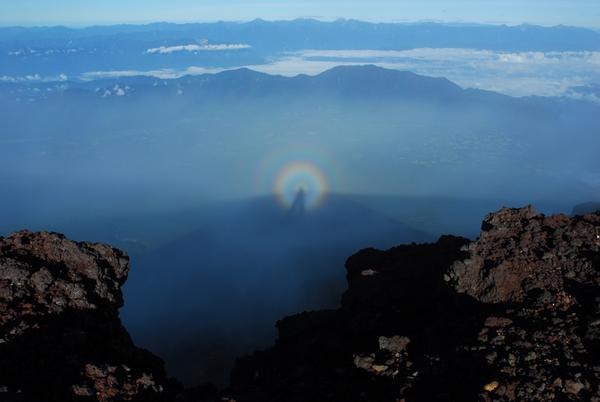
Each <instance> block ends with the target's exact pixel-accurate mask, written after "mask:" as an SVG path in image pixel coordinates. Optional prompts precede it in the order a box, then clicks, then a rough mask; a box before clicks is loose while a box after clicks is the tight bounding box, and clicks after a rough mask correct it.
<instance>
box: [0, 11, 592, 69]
mask: <svg viewBox="0 0 600 402" xmlns="http://www.w3.org/2000/svg"><path fill="white" fill-rule="evenodd" d="M414 48H470V49H489V50H495V51H595V50H600V33H598V32H595V31H593V30H590V29H585V28H575V27H567V26H556V27H540V26H533V25H519V26H506V25H477V24H442V23H413V24H407V23H404V24H399V23H368V22H361V21H355V20H337V21H334V22H321V21H317V20H311V19H298V20H294V21H264V20H254V21H251V22H246V23H238V22H216V23H199V24H168V23H157V24H150V25H115V26H98V27H89V28H83V29H72V28H66V27H39V28H24V27H8V28H0V77H2V76H9V77H10V76H27V75H35V74H38V75H40V76H48V77H49V76H56V77H59V76H60V75H61V74H65V75H68V76H78V75H80V74H83V73H85V72H89V71H100V70H102V71H104V70H150V69H162V68H171V69H178V68H185V67H188V66H190V65H201V66H208V67H221V68H223V67H232V66H243V65H251V64H264V63H267V62H269V60H271V59H272V58H273V56H274V55H277V54H282V53H286V52H295V51H299V50H302V49H332V50H335V49H376V50H405V49H414Z"/></svg>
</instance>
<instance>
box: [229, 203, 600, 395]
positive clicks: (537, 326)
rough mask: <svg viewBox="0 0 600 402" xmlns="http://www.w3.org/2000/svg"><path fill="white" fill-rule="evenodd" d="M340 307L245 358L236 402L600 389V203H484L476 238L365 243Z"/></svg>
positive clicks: (285, 324)
mask: <svg viewBox="0 0 600 402" xmlns="http://www.w3.org/2000/svg"><path fill="white" fill-rule="evenodd" d="M346 266H347V272H348V291H347V292H346V293H345V294H344V296H343V299H342V305H341V307H340V308H339V309H338V310H332V311H318V312H309V313H303V314H300V315H297V316H293V317H288V318H286V319H284V320H282V321H280V322H279V323H278V328H279V339H278V341H277V343H276V345H275V346H274V347H273V348H272V349H269V350H267V351H264V352H258V353H256V354H254V355H253V356H251V357H246V358H242V359H239V360H238V362H237V365H236V368H235V370H234V372H233V375H232V389H231V393H232V394H233V395H235V398H236V400H238V401H240V402H244V401H263V402H264V401H298V402H300V401H302V402H310V401H315V402H316V401H340V402H341V401H344V402H352V401H371V402H372V401H382V402H383V401H392V402H394V401H404V402H408V401H423V402H425V401H428V402H429V401H548V400H557V401H569V400H588V401H595V402H598V401H600V388H599V387H600V361H599V360H598V356H600V213H597V214H591V215H586V216H576V217H573V218H569V217H567V216H564V215H556V216H551V217H545V216H543V215H540V214H538V213H537V212H536V211H535V210H534V209H533V208H531V207H527V208H523V209H503V210H501V211H499V212H498V213H495V214H491V215H489V216H488V217H487V218H486V219H485V221H484V223H483V225H482V233H481V236H480V238H479V239H478V240H476V241H474V242H468V241H467V240H465V239H461V238H455V237H442V238H441V239H440V240H439V241H438V242H437V243H435V244H425V245H416V244H412V245H406V246H400V247H396V248H393V249H391V250H388V251H378V250H373V249H367V250H363V251H361V252H359V253H358V254H356V255H354V256H352V257H351V258H350V259H349V260H348V262H347V265H346Z"/></svg>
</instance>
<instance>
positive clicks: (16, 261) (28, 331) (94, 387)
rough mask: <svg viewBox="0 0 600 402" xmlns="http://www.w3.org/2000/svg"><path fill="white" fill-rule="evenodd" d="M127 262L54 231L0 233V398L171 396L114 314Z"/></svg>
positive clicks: (170, 385)
mask: <svg viewBox="0 0 600 402" xmlns="http://www.w3.org/2000/svg"><path fill="white" fill-rule="evenodd" d="M128 262H129V259H128V257H127V255H126V254H124V253H123V252H121V251H119V250H117V249H114V248H112V247H110V246H107V245H103V244H92V243H75V242H72V241H69V240H67V239H66V238H65V237H64V236H62V235H59V234H56V233H31V232H27V231H23V232H19V233H15V234H13V235H11V236H9V237H6V238H1V237H0V400H2V401H5V400H6V401H35V402H44V401H57V402H58V401H60V402H66V401H80V400H81V401H103V402H104V401H130V400H135V401H140V400H141V401H163V400H172V399H171V396H172V393H173V392H174V391H176V390H177V389H178V385H177V383H176V382H173V381H171V380H169V379H167V377H166V374H165V371H164V368H163V363H162V361H161V360H160V359H158V358H157V357H155V356H153V355H152V354H151V353H149V352H148V351H145V350H142V349H138V348H136V347H135V346H134V344H133V342H132V340H131V338H130V337H129V334H128V333H127V331H126V330H125V328H124V327H123V326H122V325H121V322H120V320H119V316H118V309H119V308H120V307H121V305H122V304H123V299H122V294H121V286H122V285H123V283H124V282H125V280H126V278H127V273H128Z"/></svg>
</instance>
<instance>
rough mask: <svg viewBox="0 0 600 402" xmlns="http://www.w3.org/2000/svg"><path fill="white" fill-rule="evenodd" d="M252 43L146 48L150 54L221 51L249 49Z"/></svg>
mask: <svg viewBox="0 0 600 402" xmlns="http://www.w3.org/2000/svg"><path fill="white" fill-rule="evenodd" d="M250 47H251V46H250V45H246V44H242V43H236V44H220V45H210V44H208V43H202V44H199V45H198V44H194V45H179V46H161V47H155V48H152V49H148V50H146V53H149V54H169V53H176V52H202V51H220V50H241V49H248V48H250Z"/></svg>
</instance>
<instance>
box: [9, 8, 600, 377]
mask: <svg viewBox="0 0 600 402" xmlns="http://www.w3.org/2000/svg"><path fill="white" fill-rule="evenodd" d="M599 88H600V33H598V32H597V31H594V30H592V29H585V28H574V27H566V26H557V27H538V26H532V25H519V26H500V25H483V24H443V23H411V24H391V23H389V24H374V23H364V22H359V21H354V20H337V21H334V22H322V21H317V20H309V19H300V20H294V21H278V22H273V21H264V20H255V21H251V22H246V23H233V22H231V23H230V22H219V23H204V24H180V25H178V24H167V23H161V24H150V25H118V26H98V27H90V28H84V29H71V28H64V27H53V28H50V27H48V28H43V27H40V28H33V27H29V28H23V27H4V28H0V119H1V121H2V124H1V128H0V186H1V188H2V194H3V197H2V208H1V209H0V233H3V234H4V233H9V232H11V231H14V230H18V229H22V228H28V229H32V230H49V231H59V232H63V233H66V234H67V235H68V236H69V237H71V238H74V239H78V240H84V239H85V240H92V241H104V242H110V243H112V244H114V245H116V246H118V247H120V248H123V249H124V250H126V251H127V252H128V253H129V254H130V256H131V257H132V271H131V275H130V279H129V282H128V283H127V285H126V288H125V299H126V303H125V308H124V310H123V312H122V319H123V321H124V323H125V325H126V326H127V328H128V329H129V330H130V332H131V334H132V336H133V338H134V340H135V341H136V343H138V344H140V345H141V346H143V347H147V348H149V349H150V350H152V351H153V352H156V353H158V354H160V355H161V356H162V357H163V358H165V360H166V362H167V368H168V369H169V371H170V373H173V374H176V375H177V376H178V378H180V379H182V380H183V381H185V382H186V383H188V384H198V383H201V382H204V381H208V380H210V381H215V382H218V383H224V382H226V381H227V375H228V373H229V370H230V368H231V365H232V364H233V361H234V359H235V357H237V356H240V355H242V354H245V353H249V352H251V351H253V350H255V349H257V348H261V347H266V346H268V345H269V344H271V343H272V341H273V339H274V337H275V330H274V327H273V323H274V322H275V321H276V320H277V319H278V318H280V317H282V316H284V315H288V314H293V313H295V312H300V311H303V310H305V309H318V308H333V307H335V306H337V303H338V296H339V294H340V293H341V292H342V291H343V289H344V287H345V280H344V269H343V265H344V261H345V258H346V257H347V256H348V255H350V254H352V253H353V252H355V251H357V250H358V249H360V248H365V247H377V248H389V247H392V246H394V245H397V244H401V243H410V242H412V241H415V242H423V241H430V240H435V239H436V238H437V237H439V236H440V235H442V234H445V233H450V232H452V233H455V234H459V235H463V236H468V237H474V236H476V235H477V233H479V229H480V227H479V225H480V222H481V219H482V217H483V215H484V214H485V213H487V212H489V211H492V210H496V209H498V208H499V207H501V206H504V205H507V206H523V205H526V204H529V203H534V204H535V205H536V206H537V207H538V209H539V210H541V211H542V212H546V213H554V212H563V213H567V214H569V213H571V210H572V208H573V206H574V205H576V204H580V203H584V202H588V201H598V200H599V199H600V158H598V150H600V139H599V137H598V134H600V101H599V99H600V91H599ZM299 200H300V201H299ZM299 203H300V204H301V206H300V207H298V205H300V204H299ZM167 327H168V328H169V329H168V331H167V330H166V329H165V328H167ZM173 333H177V334H179V336H178V337H176V338H174V337H173V336H172V334H173Z"/></svg>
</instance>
